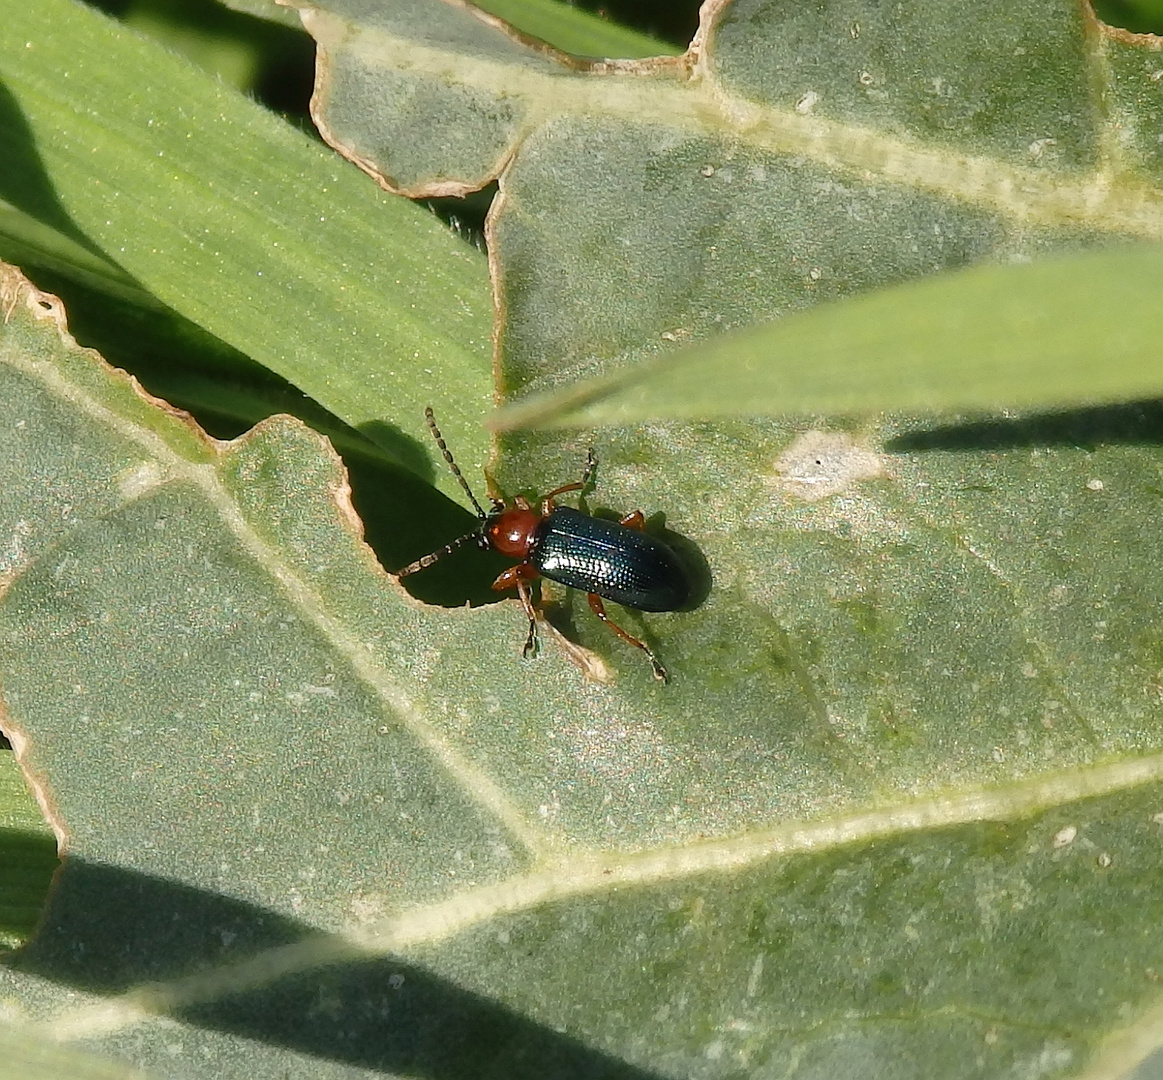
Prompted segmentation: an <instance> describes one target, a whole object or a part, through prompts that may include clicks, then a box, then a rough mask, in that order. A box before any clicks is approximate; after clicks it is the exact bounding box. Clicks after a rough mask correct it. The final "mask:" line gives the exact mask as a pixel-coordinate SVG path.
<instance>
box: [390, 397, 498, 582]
mask: <svg viewBox="0 0 1163 1080" xmlns="http://www.w3.org/2000/svg"><path fill="white" fill-rule="evenodd" d="M424 419H425V420H427V421H428V430H429V431H431V432H432V437H433V438H434V439H435V440H436V445H437V446H439V447H440V452H441V453H442V454H443V455H444V460H445V461H447V462H448V467H449V468H450V469H451V470H452V475H453V476H455V477H456V478H457V480H459V481H460V486H461V487H462V488H464V493H465V494H466V495H467V496H468V497H469V498H470V499H471V500H472V504H473V506H475V507H476V508H477V517H479V518H480V519H481V521H484V520H485V518H486V517H488V515H487V514H486V513H485V512H484V511H483V510H482V509H481V504H480V503H479V502H477V497H476V496H475V495H474V494H473V493H472V488H470V487H469V486H468V481H467V480H466V479H465V478H464V474H463V473H462V472H461V471H460V466H459V465H457V463H456V462H455V461H453V460H452V451H450V450H449V449H448V447H447V445H445V442H444V436H443V435H441V434H440V428H438V427H437V426H436V417H435V416H433V415H432V406H431V405H429V406H428V407H427V408H426V409H425V410H424ZM475 535H476V533H468V534H467V535H466V536H462V537H461V538H460V539H459V540H454V541H453V542H452V543H451V544H449V546H448V547H447V548H445V549H444V550H443V551H439V552H437V553H436V554H435V555H432V556H426V558H429V559H430V560H431V562H435V561H436V559H437V558H439V557H440V556H441V555H446V554H447V553H448V552H449V551H451V550H452V549H453V548H454V547H459V546H460V545H461V544H463V543H464V541H465V540H467V539H468V538H469V537H470V536H475ZM431 562H424V560H423V559H421V560H420V563H413V564H412V567H415V568H416V569H417V570H419V569H421V568H422V567H421V565H420V564H423V566H429V565H431ZM412 567H407V566H406V567H405V568H404V569H403V570H401V571H400V576H401V577H402V576H403V575H404V574H406V573H412V572H413V570H412Z"/></svg>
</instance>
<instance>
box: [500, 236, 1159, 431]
mask: <svg viewBox="0 0 1163 1080" xmlns="http://www.w3.org/2000/svg"><path fill="white" fill-rule="evenodd" d="M1161 281H1163V248H1161V247H1143V248H1136V249H1132V250H1129V251H1118V252H1105V251H1104V252H1100V253H1097V254H1096V253H1086V254H1081V255H1075V256H1073V257H1071V258H1069V259H1046V260H1043V261H1039V262H1036V263H1030V264H1027V265H1022V266H1004V267H1003V266H981V267H974V268H973V269H970V270H964V271H961V272H959V273H957V274H950V275H942V276H938V277H936V278H931V279H927V280H924V281H921V282H912V283H909V284H906V285H898V286H895V287H894V288H891V289H887V290H885V291H883V292H879V293H874V294H872V295H868V296H860V297H857V298H854V299H851V300H848V301H841V302H838V303H836V304H833V305H824V306H821V307H817V308H810V309H808V310H806V311H803V312H799V313H796V314H794V315H790V316H789V317H788V318H786V319H782V320H780V321H779V322H775V323H769V324H767V325H765V326H760V327H755V328H752V329H748V330H741V331H737V332H736V333H734V334H727V335H723V336H721V337H717V338H711V339H710V340H709V341H707V342H705V343H703V344H699V345H693V346H690V347H689V348H687V349H685V350H683V351H682V352H679V353H675V354H674V355H671V356H664V357H662V358H660V359H659V360H658V361H655V362H654V363H649V364H646V363H644V364H639V365H637V366H635V367H632V368H629V369H623V370H621V371H618V372H615V373H614V374H613V375H608V376H605V377H604V378H598V379H593V380H590V381H582V382H580V383H576V384H573V385H571V386H569V387H568V388H567V389H565V390H560V391H557V392H555V393H550V394H548V395H544V396H542V397H536V396H535V397H533V398H532V399H530V400H527V401H520V402H515V403H514V404H513V405H510V406H509V407H507V408H506V409H504V410H503V411H502V412H501V413H500V414H499V415H498V416H497V417H496V418H495V420H494V421H493V423H494V425H495V426H497V427H499V428H501V429H505V428H513V427H522V426H533V425H545V424H547V423H548V424H553V423H567V424H573V425H579V426H582V425H587V426H588V425H592V424H629V423H634V422H638V421H642V420H647V419H650V420H655V419H674V418H689V419H709V418H710V417H714V416H747V415H753V416H759V415H781V414H788V413H834V414H836V413H838V414H844V413H847V414H861V413H862V414H869V413H876V412H881V411H883V410H885V409H908V410H912V411H916V412H922V411H931V412H935V411H939V410H942V409H944V410H957V411H972V410H986V409H991V408H992V409H999V408H1022V407H1026V408H1029V407H1031V406H1043V407H1044V406H1057V407H1063V406H1068V405H1078V404H1082V403H1097V402H1110V401H1123V400H1127V399H1134V398H1143V397H1150V396H1154V395H1159V394H1163V356H1161V355H1160V343H1161V342H1163V308H1161V307H1160V306H1159V304H1158V297H1159V283H1160V282H1161ZM1128 311H1131V312H1135V313H1136V314H1135V316H1134V317H1133V318H1130V319H1128V317H1127V313H1128Z"/></svg>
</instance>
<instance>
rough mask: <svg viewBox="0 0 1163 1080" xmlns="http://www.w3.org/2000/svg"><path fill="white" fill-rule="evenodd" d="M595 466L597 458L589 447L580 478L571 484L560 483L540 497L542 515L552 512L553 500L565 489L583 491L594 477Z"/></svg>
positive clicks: (564, 491)
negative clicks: (584, 468) (557, 486)
mask: <svg viewBox="0 0 1163 1080" xmlns="http://www.w3.org/2000/svg"><path fill="white" fill-rule="evenodd" d="M597 467H598V459H597V458H596V457H594V451H593V448H592V447H591V448H590V451H589V453H588V454H586V471H585V473H583V474H582V478H581V479H580V480H577V481H575V482H574V483H572V484H562V486H561V487H559V488H554V489H553V490H552V491H551V492H550V493H549V494H548V495H543V496H542V497H541V515H542V517H544V516H545V515H546V514H550V513H552V512H553V507H554V500H555V499H556V498H557V496H558V495H564V494H565V493H566V492H567V491H585V489H586V488H588V487H589V486H590V481H591V480H593V478H594V470H595V469H596V468H597Z"/></svg>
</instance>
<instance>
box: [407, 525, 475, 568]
mask: <svg viewBox="0 0 1163 1080" xmlns="http://www.w3.org/2000/svg"><path fill="white" fill-rule="evenodd" d="M480 537H481V531H480V529H474V530H473V531H472V532H470V533H465V534H464V536H458V537H457V538H456V539H455V540H453V541H452V543H451V544H445V545H444V547H442V548H441V549H440V550H439V551H434V552H432V554H431V555H425V556H424V557H423V558H420V559H417V560H416V561H415V562H412V563H408V565H407V566H405V567H404V569H403V570H397V571H396V577H407V576H408V575H409V574H414V573H416V571H417V570H423V569H425V568H426V567H429V566H431V565H432V564H433V563H434V562H436V560H437V559H443V558H444V556H445V555H447V554H448V553H449V552H451V551H455V550H456V549H457V548H458V547H460V546H461V545H462V544H467V543H468V542H469V541H470V540H476V541H477V542H478V543H479V541H480Z"/></svg>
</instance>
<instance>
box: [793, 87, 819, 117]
mask: <svg viewBox="0 0 1163 1080" xmlns="http://www.w3.org/2000/svg"><path fill="white" fill-rule="evenodd" d="M819 100H820V95H819V94H817V93H816V91H815V90H809V91H808V92H807V93H806V94H804V95H803V96H801V97H800V99H799V101H797V102H796V112H798V113H799V114H800V115H801V116H807V115H808V113H810V112H811V111H812V110H813V109H814V108H815V107H816V103H817V102H818V101H819Z"/></svg>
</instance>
